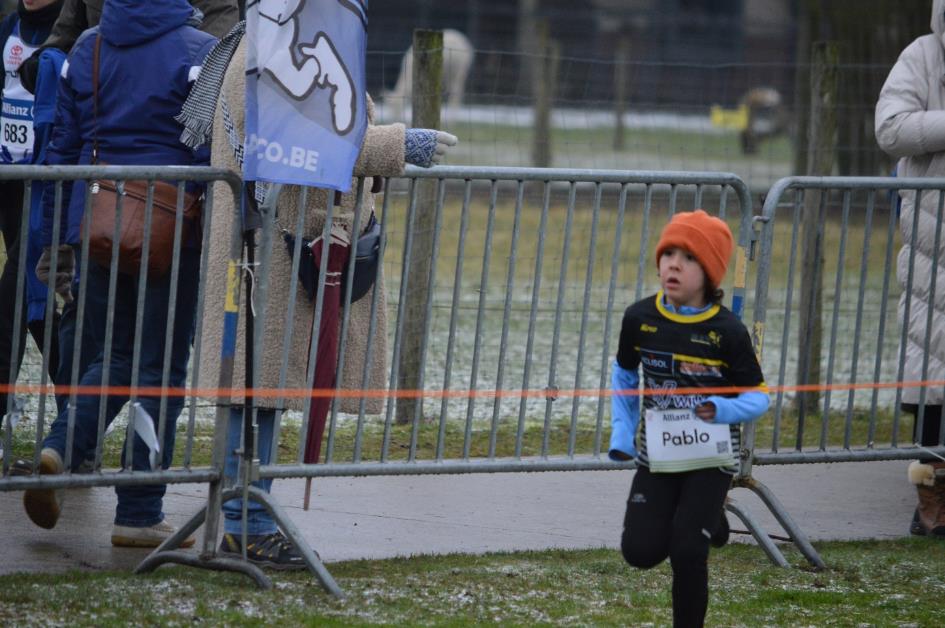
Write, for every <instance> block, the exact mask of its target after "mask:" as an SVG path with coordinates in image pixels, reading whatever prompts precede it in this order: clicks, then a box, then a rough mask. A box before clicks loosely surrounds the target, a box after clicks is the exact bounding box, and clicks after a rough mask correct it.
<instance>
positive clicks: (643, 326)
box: [640, 323, 656, 334]
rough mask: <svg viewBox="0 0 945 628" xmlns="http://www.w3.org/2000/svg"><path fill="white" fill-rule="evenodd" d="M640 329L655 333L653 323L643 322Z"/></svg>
mask: <svg viewBox="0 0 945 628" xmlns="http://www.w3.org/2000/svg"><path fill="white" fill-rule="evenodd" d="M640 331H645V332H648V333H651V334H655V333H656V327H654V326H653V325H647V324H646V323H643V324H642V325H640Z"/></svg>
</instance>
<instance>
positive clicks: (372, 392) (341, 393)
mask: <svg viewBox="0 0 945 628" xmlns="http://www.w3.org/2000/svg"><path fill="white" fill-rule="evenodd" d="M923 387H927V388H933V387H939V388H942V387H945V380H926V381H913V382H863V383H857V384H804V385H795V386H768V387H765V388H762V389H759V388H758V387H757V386H748V387H746V386H741V387H738V386H729V387H719V388H692V387H691V388H674V389H671V390H670V389H665V388H646V389H642V390H637V389H626V390H620V391H612V390H610V389H609V388H607V389H600V388H575V389H557V388H542V389H531V390H387V389H380V388H375V389H363V390H357V389H347V390H336V389H334V388H317V389H313V390H307V389H303V388H256V389H251V395H252V397H253V398H256V399H277V398H283V399H286V398H312V399H315V398H325V397H329V398H331V397H339V398H355V399H360V398H362V397H366V398H393V399H442V398H444V397H446V398H450V399H470V398H474V399H480V398H486V399H495V398H503V399H508V398H530V399H533V398H541V399H548V398H552V399H558V398H561V397H569V398H570V397H610V396H613V395H614V394H619V395H621V396H626V397H634V396H640V395H667V394H669V395H694V394H703V395H704V394H713V395H718V394H727V393H736V394H737V393H743V392H748V391H753V390H762V391H763V392H768V393H778V392H824V391H828V390H829V391H849V390H873V389H890V388H923ZM247 390H248V389H246V388H162V387H160V386H107V387H102V386H65V387H60V389H59V394H64V395H71V394H73V393H75V394H77V395H102V394H105V395H109V396H122V397H131V396H135V397H160V396H162V395H163V396H167V397H190V396H194V397H206V398H211V399H226V398H231V397H236V398H242V397H244V396H245V394H246V392H247ZM54 391H55V387H54V386H53V385H52V384H47V385H45V386H43V385H41V384H0V393H13V394H43V393H45V394H47V395H51V394H53V393H54Z"/></svg>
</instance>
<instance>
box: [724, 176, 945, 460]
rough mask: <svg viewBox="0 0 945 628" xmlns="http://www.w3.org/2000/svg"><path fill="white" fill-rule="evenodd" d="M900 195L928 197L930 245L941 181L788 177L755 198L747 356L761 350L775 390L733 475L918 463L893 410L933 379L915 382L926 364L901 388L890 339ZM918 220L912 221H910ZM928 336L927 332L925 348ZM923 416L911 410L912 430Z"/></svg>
mask: <svg viewBox="0 0 945 628" xmlns="http://www.w3.org/2000/svg"><path fill="white" fill-rule="evenodd" d="M900 192H907V193H912V194H915V195H916V197H917V198H918V199H919V201H921V199H922V198H923V197H924V198H926V199H927V201H928V200H929V199H931V201H932V202H933V203H934V205H935V206H936V207H937V208H938V212H937V216H936V218H935V229H936V231H935V233H936V235H935V236H934V240H935V242H936V243H938V242H939V239H940V235H937V234H940V232H941V227H942V205H943V199H945V179H904V178H895V177H890V178H887V177H823V178H820V177H790V178H786V179H781V180H780V181H778V182H777V183H776V184H775V185H774V186H773V187H772V188H771V191H770V192H769V194H768V195H767V197H766V199H765V204H764V208H763V212H762V216H761V217H759V219H758V221H759V223H760V226H761V240H760V255H759V261H758V265H757V277H756V279H757V284H756V289H755V291H754V294H753V295H752V296H753V299H754V303H753V306H754V326H753V330H754V333H755V338H754V340H755V345H756V347H763V349H764V350H763V352H762V354H763V356H764V358H763V361H764V363H763V367H764V372H765V375H766V376H767V378H768V384H769V385H772V386H776V387H777V390H778V392H777V393H776V394H775V395H773V399H772V402H773V403H772V413H773V422H771V423H770V424H769V423H761V424H759V425H753V426H751V428H750V430H749V434H750V439H751V445H750V446H751V447H752V449H753V455H752V456H751V458H750V460H749V464H747V465H745V466H744V467H743V470H742V473H743V474H744V475H750V473H751V462H754V463H756V464H788V463H804V462H844V461H864V460H902V459H911V458H916V457H918V456H919V449H918V448H917V446H916V444H915V443H914V442H913V435H912V423H913V421H912V419H911V418H909V415H904V414H903V413H902V412H901V409H900V402H901V400H902V392H903V389H904V388H905V387H918V388H920V404H919V406H920V408H922V407H923V406H924V405H925V401H924V400H925V398H926V394H927V390H928V388H929V387H932V386H936V387H939V388H941V387H943V386H945V382H937V383H936V382H925V381H924V380H927V379H928V377H926V375H927V374H928V355H926V357H925V361H924V363H923V365H922V367H923V377H922V380H923V381H922V382H904V381H903V379H904V377H903V374H904V371H903V369H904V363H905V354H904V352H903V343H902V340H903V339H904V338H905V334H906V333H908V326H905V325H900V324H899V322H897V307H898V303H899V300H900V294H901V290H900V287H899V283H898V282H897V279H896V263H897V256H898V254H899V250H900V248H901V246H902V244H903V243H902V242H901V239H902V237H901V234H900V229H899V228H900V224H899V193H900ZM918 215H919V212H915V216H914V217H915V219H916V220H918ZM805 225H806V226H805ZM917 227H918V222H916V223H915V224H914V225H913V228H912V244H913V245H914V244H915V238H916V236H917V234H918V232H919V229H918V228H917ZM913 251H915V247H914V246H913ZM937 258H938V254H937V253H936V255H935V259H933V260H932V262H933V263H932V266H931V268H932V269H933V271H932V272H933V275H932V278H931V286H932V288H931V294H932V295H933V297H934V293H935V284H936V279H935V276H934V273H935V269H936V268H937V267H938V259H937ZM817 260H820V261H819V262H818V261H817ZM915 262H916V258H915V255H912V256H911V257H910V258H909V259H908V271H907V275H908V276H907V285H909V286H911V285H913V283H914V281H916V279H915ZM940 279H941V278H940ZM940 279H939V280H940ZM933 297H930V298H933ZM908 307H909V305H908V301H907V302H906V308H908ZM908 312H909V310H908V309H907V310H906V318H907V319H908V317H909V314H908ZM930 316H931V313H930ZM799 329H803V330H804V331H803V332H800V331H799ZM931 332H932V327H931V326H930V325H929V326H927V328H926V334H925V344H926V345H928V344H929V342H930V340H931ZM799 386H807V388H806V389H798V387H799ZM923 414H924V412H923V411H921V410H920V412H919V418H918V421H919V422H920V423H921V421H923V419H924V417H923V416H922V415H923ZM768 428H770V429H768ZM919 429H920V430H921V425H920V428H919ZM940 433H943V434H945V431H942V430H940ZM938 445H939V447H937V448H936V447H932V448H930V449H931V450H932V451H935V452H937V453H939V454H943V453H945V449H943V448H942V442H939V443H938Z"/></svg>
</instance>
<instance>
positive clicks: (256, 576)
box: [135, 508, 272, 590]
mask: <svg viewBox="0 0 945 628" xmlns="http://www.w3.org/2000/svg"><path fill="white" fill-rule="evenodd" d="M206 516H207V509H206V508H201V509H200V510H198V511H197V512H196V514H194V516H193V517H191V518H190V519H188V520H187V523H185V524H184V525H182V526H181V527H180V529H179V530H178V531H177V532H175V533H174V534H173V535H172V536H170V537H168V538H167V539H165V540H164V542H163V543H161V544H160V545H159V546H158V547H157V548H156V549H155V550H154V551H153V552H151V553H150V554H148V556H147V557H146V558H145V559H144V560H143V561H141V564H140V565H138V566H137V567H136V568H135V573H136V574H145V573H151V572H152V571H154V570H155V569H157V568H158V567H160V566H161V565H163V564H165V563H177V564H180V565H187V566H188V567H197V568H199V569H211V570H213V571H235V572H236V573H241V574H243V575H244V576H247V577H249V578H252V579H253V580H254V581H255V582H256V585H257V586H259V588H260V589H267V590H268V589H271V588H272V580H270V579H269V577H268V576H266V574H264V573H263V572H262V570H261V569H260V568H259V567H257V566H256V565H253V564H252V563H248V562H244V561H242V560H235V559H232V558H218V557H217V556H216V550H215V549H211V550H210V552H209V553H207V552H204V553H202V554H199V555H195V554H193V553H192V552H181V551H178V550H177V548H178V547H179V546H180V544H181V542H182V541H183V540H184V539H186V538H187V537H188V536H190V535H191V534H193V533H194V532H196V531H197V528H199V527H200V525H201V524H202V523H203V522H204V519H205V518H206Z"/></svg>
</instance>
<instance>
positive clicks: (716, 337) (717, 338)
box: [706, 331, 722, 347]
mask: <svg viewBox="0 0 945 628" xmlns="http://www.w3.org/2000/svg"><path fill="white" fill-rule="evenodd" d="M706 335H707V336H708V337H709V342H711V343H712V344H714V345H715V346H716V347H720V346H722V334H720V333H719V332H717V331H710V332H709V333H708V334H706Z"/></svg>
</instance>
